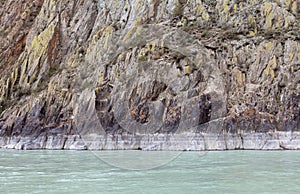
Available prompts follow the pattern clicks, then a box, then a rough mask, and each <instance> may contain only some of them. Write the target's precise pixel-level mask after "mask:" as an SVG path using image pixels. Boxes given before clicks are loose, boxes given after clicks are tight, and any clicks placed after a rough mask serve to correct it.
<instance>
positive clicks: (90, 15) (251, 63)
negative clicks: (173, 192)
mask: <svg viewBox="0 0 300 194" xmlns="http://www.w3.org/2000/svg"><path fill="white" fill-rule="evenodd" d="M299 10H300V4H299V2H298V1H297V0H289V1H275V0H274V1H266V0H251V1H250V0H249V1H236V0H226V1H221V0H215V1H206V0H189V1H188V0H169V1H161V0H152V1H143V0H133V1H112V0H108V1H100V0H98V1H97V0H95V1H84V0H76V1H68V0H62V1H56V0H35V1H31V2H25V1H19V0H17V1H12V0H7V1H1V3H0V23H1V25H0V70H1V71H0V91H1V93H0V147H2V148H15V149H80V150H82V149H83V150H85V149H95V150H99V149H144V150H227V149H299V148H300V142H299V141H300V140H299V138H300V137H299V132H300V108H299V106H300V88H299V87H300V86H299V85H300V69H299V67H300V26H299V24H300V22H299V21H300V16H299V15H300V13H299Z"/></svg>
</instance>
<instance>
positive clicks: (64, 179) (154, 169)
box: [0, 150, 300, 194]
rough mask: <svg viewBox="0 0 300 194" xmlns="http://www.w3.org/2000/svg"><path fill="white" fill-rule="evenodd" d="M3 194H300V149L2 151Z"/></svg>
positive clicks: (0, 175)
mask: <svg viewBox="0 0 300 194" xmlns="http://www.w3.org/2000/svg"><path fill="white" fill-rule="evenodd" d="M0 193H22V194H23V193H43V194H44V193H84V194H87V193H118V194H119V193H120V194H122V193H130V194H135V193H136V194H142V193H151V194H152V193H153V194H164V193H172V194H177V193H186V194H190V193H204V194H209V193H230V194H235V193H239V194H240V193H243V194H244V193H270V194H274V193H284V194H289V193H295V194H299V193H300V151H222V152H221V151H220V152H144V151H97V152H96V151H95V152H92V151H18V150H0Z"/></svg>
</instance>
